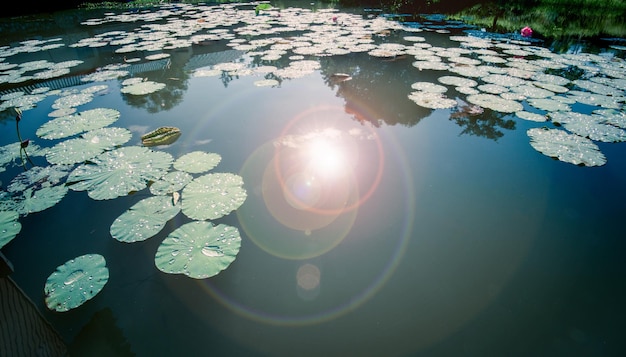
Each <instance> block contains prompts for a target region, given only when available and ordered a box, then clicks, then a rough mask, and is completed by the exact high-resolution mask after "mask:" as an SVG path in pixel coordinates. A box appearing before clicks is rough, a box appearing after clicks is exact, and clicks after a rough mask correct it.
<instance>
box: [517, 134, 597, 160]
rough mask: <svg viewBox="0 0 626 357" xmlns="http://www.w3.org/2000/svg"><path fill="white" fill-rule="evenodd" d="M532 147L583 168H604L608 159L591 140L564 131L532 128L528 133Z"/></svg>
mask: <svg viewBox="0 0 626 357" xmlns="http://www.w3.org/2000/svg"><path fill="white" fill-rule="evenodd" d="M527 134H528V136H529V137H530V139H531V140H530V145H531V146H532V147H533V148H534V149H535V150H537V151H539V152H540V153H542V154H544V155H546V156H549V157H553V158H556V159H558V160H560V161H563V162H569V163H571V164H574V165H583V166H602V165H604V164H606V158H605V156H604V154H603V153H602V152H601V151H600V148H599V147H598V146H597V145H596V144H594V143H593V141H591V140H590V139H587V138H583V137H582V136H578V135H575V134H569V133H567V132H566V131H564V130H559V129H547V128H532V129H528V131H527Z"/></svg>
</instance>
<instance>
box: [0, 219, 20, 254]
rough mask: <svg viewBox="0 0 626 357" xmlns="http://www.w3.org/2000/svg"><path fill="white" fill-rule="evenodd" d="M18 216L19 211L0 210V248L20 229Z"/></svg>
mask: <svg viewBox="0 0 626 357" xmlns="http://www.w3.org/2000/svg"><path fill="white" fill-rule="evenodd" d="M19 217H20V215H19V213H17V212H15V211H0V248H2V247H4V246H5V245H6V244H7V243H9V242H10V241H12V240H13V238H15V236H17V234H18V233H19V232H20V231H21V230H22V224H21V223H20V222H19V221H18V218H19Z"/></svg>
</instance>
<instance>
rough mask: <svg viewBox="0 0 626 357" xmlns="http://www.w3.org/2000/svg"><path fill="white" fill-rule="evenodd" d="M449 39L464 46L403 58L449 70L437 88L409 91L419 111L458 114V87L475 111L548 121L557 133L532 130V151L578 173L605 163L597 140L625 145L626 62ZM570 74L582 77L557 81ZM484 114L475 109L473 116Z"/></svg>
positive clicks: (422, 48) (420, 85)
mask: <svg viewBox="0 0 626 357" xmlns="http://www.w3.org/2000/svg"><path fill="white" fill-rule="evenodd" d="M411 39H412V40H414V39H415V36H411ZM450 39H451V40H453V41H458V42H459V44H460V45H459V47H458V48H437V47H433V46H430V45H429V44H426V43H422V42H416V44H420V45H419V46H413V47H411V48H410V49H405V50H404V52H403V53H408V54H412V55H414V56H415V59H416V60H415V61H414V62H413V66H415V67H417V68H418V69H420V70H425V69H429V70H436V71H446V74H445V75H442V76H441V77H439V78H438V82H439V83H440V84H435V83H424V82H417V83H414V84H413V85H412V87H413V89H415V91H414V92H412V93H411V94H409V98H410V99H411V100H413V101H415V102H416V103H417V104H418V105H420V106H423V107H427V108H432V109H441V108H448V109H452V110H457V109H458V106H459V103H458V102H459V101H457V100H453V99H451V98H448V97H447V96H446V95H445V93H446V92H447V91H448V90H449V88H450V87H453V88H454V90H455V91H456V92H458V93H461V94H465V95H466V97H465V101H467V102H469V103H471V104H473V105H474V106H476V107H477V108H483V109H490V110H493V111H496V112H500V113H511V114H514V115H515V116H516V117H517V118H520V119H523V120H529V121H534V122H548V121H551V122H552V124H553V125H554V127H553V128H548V127H541V128H531V129H529V130H528V131H527V134H528V136H529V137H530V139H531V141H530V144H531V145H532V147H533V148H535V149H536V150H537V151H539V152H541V153H543V154H545V155H547V156H550V157H553V158H557V159H559V160H561V161H564V162H569V163H572V164H576V165H581V166H600V165H603V164H605V163H606V158H605V157H604V154H602V152H601V151H600V149H599V147H598V145H597V144H595V143H594V142H593V141H600V142H623V141H626V131H625V130H624V129H626V112H625V111H624V103H625V102H626V92H624V88H626V62H624V61H623V60H621V59H619V58H616V57H613V56H602V55H595V54H588V53H576V54H555V53H553V52H551V51H549V50H548V49H546V48H543V47H538V46H534V45H532V44H531V43H529V42H524V41H516V40H503V39H501V38H499V39H497V40H494V39H490V38H484V37H475V36H451V37H450ZM415 47H419V49H416V48H415ZM572 68H575V69H577V71H576V72H578V75H577V78H567V76H565V75H561V74H560V72H563V73H566V72H568V71H571V69H572ZM449 72H452V73H455V74H457V75H449ZM575 108H577V109H575ZM481 113H482V111H481V110H477V111H475V113H474V114H476V115H478V114H481Z"/></svg>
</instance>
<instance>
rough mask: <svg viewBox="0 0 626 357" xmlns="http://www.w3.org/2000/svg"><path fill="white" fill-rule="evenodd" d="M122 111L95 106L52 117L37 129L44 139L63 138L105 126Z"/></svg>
mask: <svg viewBox="0 0 626 357" xmlns="http://www.w3.org/2000/svg"><path fill="white" fill-rule="evenodd" d="M119 117H120V112H119V111H117V110H115V109H109V108H95V109H90V110H86V111H83V112H78V113H76V114H72V115H68V116H64V117H59V118H55V119H52V120H50V121H48V122H46V123H44V124H43V125H42V126H40V127H39V129H37V131H36V134H37V136H39V137H40V138H44V139H62V138H67V137H70V136H72V135H76V134H80V133H82V132H85V131H89V130H94V129H100V128H104V127H105V126H107V125H110V124H112V123H114V122H115V121H116V120H118V119H119Z"/></svg>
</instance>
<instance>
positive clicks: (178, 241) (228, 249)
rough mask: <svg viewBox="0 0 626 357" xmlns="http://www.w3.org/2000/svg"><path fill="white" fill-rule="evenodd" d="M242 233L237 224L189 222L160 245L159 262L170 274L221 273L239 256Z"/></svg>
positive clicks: (201, 276) (205, 275) (200, 275)
mask: <svg viewBox="0 0 626 357" xmlns="http://www.w3.org/2000/svg"><path fill="white" fill-rule="evenodd" d="M240 247H241V236H240V235H239V231H238V230H237V228H235V227H231V226H227V225H224V224H219V225H217V226H214V225H213V224H212V223H211V222H206V221H197V222H189V223H186V224H184V225H182V226H180V227H178V228H177V229H176V230H174V231H173V232H172V233H170V234H169V235H168V236H167V237H166V238H165V239H164V240H163V242H162V243H161V245H160V246H159V248H158V249H157V252H156V256H155V259H154V261H155V264H156V266H157V268H158V269H159V270H161V271H162V272H164V273H169V274H184V275H187V276H189V277H190V278H194V279H205V278H210V277H212V276H214V275H217V274H218V273H220V272H221V271H222V270H224V269H226V268H228V266H229V265H230V264H231V263H232V262H233V261H234V260H235V258H236V256H237V253H239V249H240Z"/></svg>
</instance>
